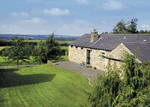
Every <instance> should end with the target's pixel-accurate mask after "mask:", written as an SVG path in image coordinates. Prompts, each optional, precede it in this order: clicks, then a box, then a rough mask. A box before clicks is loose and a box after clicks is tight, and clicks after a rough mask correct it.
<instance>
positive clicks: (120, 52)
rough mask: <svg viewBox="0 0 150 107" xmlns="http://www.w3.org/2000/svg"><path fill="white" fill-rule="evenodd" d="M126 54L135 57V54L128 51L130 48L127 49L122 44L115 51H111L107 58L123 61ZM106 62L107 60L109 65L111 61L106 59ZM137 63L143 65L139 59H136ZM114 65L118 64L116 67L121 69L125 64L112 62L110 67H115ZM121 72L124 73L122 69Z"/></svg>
mask: <svg viewBox="0 0 150 107" xmlns="http://www.w3.org/2000/svg"><path fill="white" fill-rule="evenodd" d="M125 53H129V54H131V55H133V53H132V52H131V51H130V50H128V48H126V47H125V46H124V45H123V44H122V43H121V44H120V45H118V46H117V47H116V48H115V49H114V50H113V51H111V52H110V53H109V54H108V55H107V57H109V58H113V59H119V60H122V59H123V56H124V54H125ZM106 60H107V62H106V63H108V62H109V60H108V59H106ZM136 61H137V62H138V63H141V61H140V60H139V59H136ZM114 63H116V67H117V68H118V69H120V66H121V65H122V64H124V63H123V62H120V61H115V60H110V65H111V66H113V64H114ZM113 69H114V68H113ZM120 70H121V71H123V70H122V69H120ZM120 75H121V74H120Z"/></svg>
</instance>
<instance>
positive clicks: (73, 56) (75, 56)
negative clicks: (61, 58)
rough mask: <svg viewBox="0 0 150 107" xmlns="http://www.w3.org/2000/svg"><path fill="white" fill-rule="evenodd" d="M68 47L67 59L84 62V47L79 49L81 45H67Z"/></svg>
mask: <svg viewBox="0 0 150 107" xmlns="http://www.w3.org/2000/svg"><path fill="white" fill-rule="evenodd" d="M68 48H69V53H68V59H69V61H71V62H75V63H82V62H85V60H86V59H85V58H86V56H85V55H86V50H85V48H83V49H81V47H77V48H76V46H73V47H71V46H68Z"/></svg>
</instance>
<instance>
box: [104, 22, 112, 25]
mask: <svg viewBox="0 0 150 107" xmlns="http://www.w3.org/2000/svg"><path fill="white" fill-rule="evenodd" d="M101 22H102V23H103V24H107V25H113V23H107V22H106V21H101Z"/></svg>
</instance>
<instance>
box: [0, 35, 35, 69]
mask: <svg viewBox="0 0 150 107" xmlns="http://www.w3.org/2000/svg"><path fill="white" fill-rule="evenodd" d="M30 48H33V46H31V47H30V46H29V44H24V38H21V39H19V38H18V36H15V37H14V39H12V46H11V47H10V48H8V47H7V48H6V49H5V51H3V52H2V56H3V57H4V59H5V60H7V61H8V62H9V61H10V60H13V61H17V65H18V67H19V60H22V61H23V62H28V61H26V60H25V59H28V60H29V57H30V54H31V49H30ZM28 63H29V62H28Z"/></svg>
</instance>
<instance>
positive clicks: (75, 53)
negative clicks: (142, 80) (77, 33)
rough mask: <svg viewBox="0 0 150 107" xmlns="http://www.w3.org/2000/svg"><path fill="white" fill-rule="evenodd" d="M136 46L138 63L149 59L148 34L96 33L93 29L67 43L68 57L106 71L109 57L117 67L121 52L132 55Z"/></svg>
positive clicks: (119, 63)
mask: <svg viewBox="0 0 150 107" xmlns="http://www.w3.org/2000/svg"><path fill="white" fill-rule="evenodd" d="M137 47H138V48H139V50H138V57H137V59H136V60H137V61H138V63H143V62H148V61H150V35H149V34H98V32H97V31H96V30H95V29H94V31H92V32H91V34H84V35H83V36H81V37H80V38H78V39H76V40H75V41H74V42H72V43H70V44H69V47H68V48H69V54H68V59H69V61H71V62H75V63H79V64H80V63H84V64H88V65H91V66H92V67H96V68H97V69H99V70H102V71H106V66H107V64H108V61H109V59H110V62H111V63H110V64H111V65H112V64H113V63H114V62H115V63H116V65H117V67H118V68H119V67H120V65H121V62H120V61H121V59H122V56H123V53H124V52H127V53H129V54H132V55H133V54H135V52H136V48H137Z"/></svg>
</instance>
